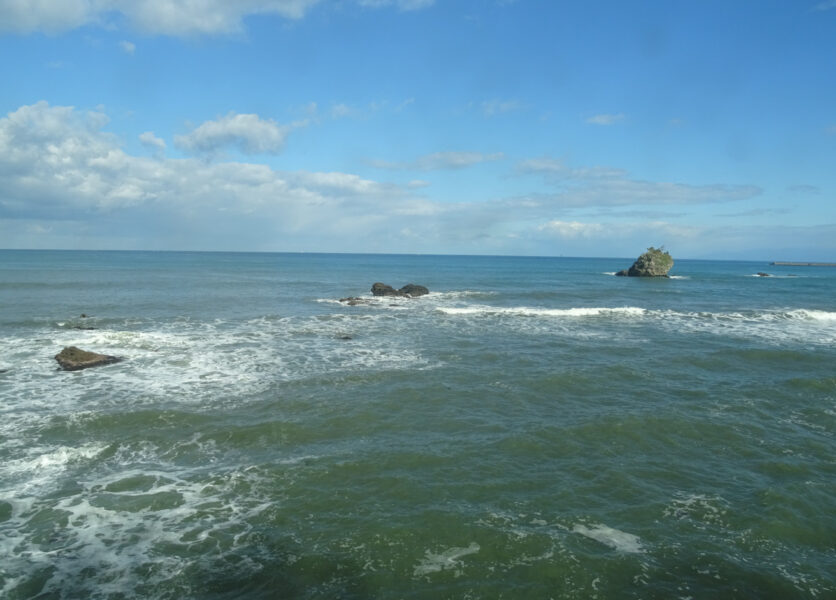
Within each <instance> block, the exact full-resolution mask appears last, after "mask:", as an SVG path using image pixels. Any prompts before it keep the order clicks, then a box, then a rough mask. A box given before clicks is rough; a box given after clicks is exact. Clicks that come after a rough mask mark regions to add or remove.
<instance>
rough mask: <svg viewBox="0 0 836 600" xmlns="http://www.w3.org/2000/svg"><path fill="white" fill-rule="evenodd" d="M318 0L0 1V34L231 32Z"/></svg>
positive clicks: (295, 15) (398, 1) (397, 0)
mask: <svg viewBox="0 0 836 600" xmlns="http://www.w3.org/2000/svg"><path fill="white" fill-rule="evenodd" d="M322 1H323V0H188V1H181V0H0V31H13V32H17V33H31V32H34V31H41V32H47V33H58V32H61V31H67V30H70V29H74V28H76V27H81V26H84V25H99V26H103V27H111V28H112V27H116V26H118V25H119V22H120V21H122V20H124V21H126V22H127V23H128V25H129V26H130V27H132V28H134V29H138V30H141V31H143V32H146V33H151V34H162V35H175V36H187V35H212V34H234V33H240V32H241V31H243V30H244V19H245V18H246V17H248V16H252V15H258V14H268V15H277V16H279V17H283V18H286V19H301V18H302V17H304V16H305V14H306V13H307V12H308V11H309V10H310V9H311V8H312V7H314V6H315V5H317V4H319V3H320V2H322ZM434 1H435V0H357V3H358V4H359V5H360V6H364V7H385V6H396V7H398V8H399V9H400V10H403V11H410V10H419V9H423V8H427V7H429V6H432V5H433V4H434Z"/></svg>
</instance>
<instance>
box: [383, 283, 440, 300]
mask: <svg viewBox="0 0 836 600" xmlns="http://www.w3.org/2000/svg"><path fill="white" fill-rule="evenodd" d="M429 293H430V290H428V289H427V288H425V287H424V286H423V285H415V284H414V283H407V284H406V285H405V286H403V287H402V288H401V289H399V290H396V289H395V288H393V287H392V286H391V285H386V284H385V283H380V282H379V281H378V282H377V283H375V284H373V285H372V296H400V297H404V298H417V297H418V296H423V295H425V294H429Z"/></svg>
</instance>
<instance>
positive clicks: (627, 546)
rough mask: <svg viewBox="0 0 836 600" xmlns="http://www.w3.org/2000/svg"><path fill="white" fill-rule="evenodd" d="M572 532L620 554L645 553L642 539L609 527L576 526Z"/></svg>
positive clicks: (599, 525)
mask: <svg viewBox="0 0 836 600" xmlns="http://www.w3.org/2000/svg"><path fill="white" fill-rule="evenodd" d="M572 531H574V532H575V533H579V534H581V535H583V536H585V537H588V538H590V539H592V540H595V541H596V542H600V543H602V544H604V545H605V546H609V547H610V548H613V549H614V550H618V551H619V552H627V553H631V554H636V553H641V552H644V549H643V548H642V544H641V539H640V538H639V537H638V536H636V535H633V534H632V533H627V532H625V531H621V530H619V529H614V528H613V527H608V526H607V525H601V524H597V525H593V526H591V527H587V526H586V525H580V524H578V525H575V526H574V527H573V528H572Z"/></svg>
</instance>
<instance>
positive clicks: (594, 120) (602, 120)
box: [586, 113, 624, 125]
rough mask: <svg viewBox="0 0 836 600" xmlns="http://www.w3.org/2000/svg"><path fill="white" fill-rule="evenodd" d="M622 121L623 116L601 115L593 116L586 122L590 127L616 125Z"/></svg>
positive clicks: (619, 114)
mask: <svg viewBox="0 0 836 600" xmlns="http://www.w3.org/2000/svg"><path fill="white" fill-rule="evenodd" d="M623 120H624V114H623V113H618V114H602V115H594V116H592V117H589V118H588V119H587V120H586V122H587V123H591V124H592V125H615V124H616V123H618V122H620V121H623Z"/></svg>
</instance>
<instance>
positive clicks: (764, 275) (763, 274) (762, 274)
mask: <svg viewBox="0 0 836 600" xmlns="http://www.w3.org/2000/svg"><path fill="white" fill-rule="evenodd" d="M758 277H772V275H770V274H769V273H762V272H760V271H758Z"/></svg>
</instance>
